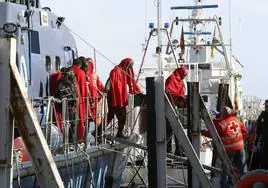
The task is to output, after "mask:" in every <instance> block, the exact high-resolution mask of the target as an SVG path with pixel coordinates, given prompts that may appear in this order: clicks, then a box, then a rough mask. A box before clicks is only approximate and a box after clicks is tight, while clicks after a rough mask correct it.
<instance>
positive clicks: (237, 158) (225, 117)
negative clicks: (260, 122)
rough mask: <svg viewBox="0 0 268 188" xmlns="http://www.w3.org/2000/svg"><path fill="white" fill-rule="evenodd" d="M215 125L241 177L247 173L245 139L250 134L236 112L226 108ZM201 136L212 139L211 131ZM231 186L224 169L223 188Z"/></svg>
mask: <svg viewBox="0 0 268 188" xmlns="http://www.w3.org/2000/svg"><path fill="white" fill-rule="evenodd" d="M214 125H215V127H216V129H217V131H218V134H219V136H220V138H221V141H222V143H223V146H224V148H225V151H226V152H227V155H228V156H229V158H230V160H231V161H232V163H233V165H234V167H236V168H237V169H238V172H239V176H240V177H241V176H242V175H244V174H245V173H246V172H247V165H246V155H245V150H244V140H243V139H244V137H247V135H248V133H247V130H246V128H245V126H244V124H243V123H242V122H241V121H239V120H238V118H237V117H236V113H235V112H234V110H232V109H231V108H229V107H227V106H224V107H223V108H222V109H221V111H220V118H219V119H216V120H214ZM201 134H202V135H203V136H206V137H210V138H211V135H210V133H209V131H201ZM230 186H231V185H230V183H229V177H228V174H227V171H226V168H223V173H222V177H221V187H222V188H223V187H224V188H225V187H230Z"/></svg>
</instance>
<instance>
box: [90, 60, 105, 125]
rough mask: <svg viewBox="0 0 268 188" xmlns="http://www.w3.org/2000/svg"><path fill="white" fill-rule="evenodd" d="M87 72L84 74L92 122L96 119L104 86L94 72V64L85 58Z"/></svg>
mask: <svg viewBox="0 0 268 188" xmlns="http://www.w3.org/2000/svg"><path fill="white" fill-rule="evenodd" d="M87 63H88V70H87V72H86V74H87V76H88V79H89V93H90V97H91V100H90V106H91V109H92V112H93V117H94V120H95V121H96V117H97V103H98V101H99V100H101V94H102V93H104V90H105V89H104V85H103V83H102V82H101V81H100V78H99V76H98V75H97V74H96V73H95V72H94V63H93V60H92V59H91V58H87Z"/></svg>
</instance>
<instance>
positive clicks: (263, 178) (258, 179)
mask: <svg viewBox="0 0 268 188" xmlns="http://www.w3.org/2000/svg"><path fill="white" fill-rule="evenodd" d="M254 183H262V184H264V185H265V186H267V185H268V171H266V170H263V169H258V170H253V171H250V172H248V173H247V174H245V175H244V176H242V178H241V179H240V180H239V181H238V182H237V184H236V188H252V187H253V185H254Z"/></svg>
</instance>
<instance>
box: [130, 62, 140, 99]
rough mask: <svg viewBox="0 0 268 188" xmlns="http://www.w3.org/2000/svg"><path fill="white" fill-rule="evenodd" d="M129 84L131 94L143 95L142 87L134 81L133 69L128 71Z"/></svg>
mask: <svg viewBox="0 0 268 188" xmlns="http://www.w3.org/2000/svg"><path fill="white" fill-rule="evenodd" d="M127 83H128V87H129V93H130V94H139V93H141V89H140V87H139V86H138V84H137V83H136V81H135V79H134V72H133V68H132V67H130V68H129V69H128V75H127Z"/></svg>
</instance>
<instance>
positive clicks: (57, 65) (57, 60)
mask: <svg viewBox="0 0 268 188" xmlns="http://www.w3.org/2000/svg"><path fill="white" fill-rule="evenodd" d="M60 68H61V63H60V57H59V56H56V61H55V69H56V71H59V70H60Z"/></svg>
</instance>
